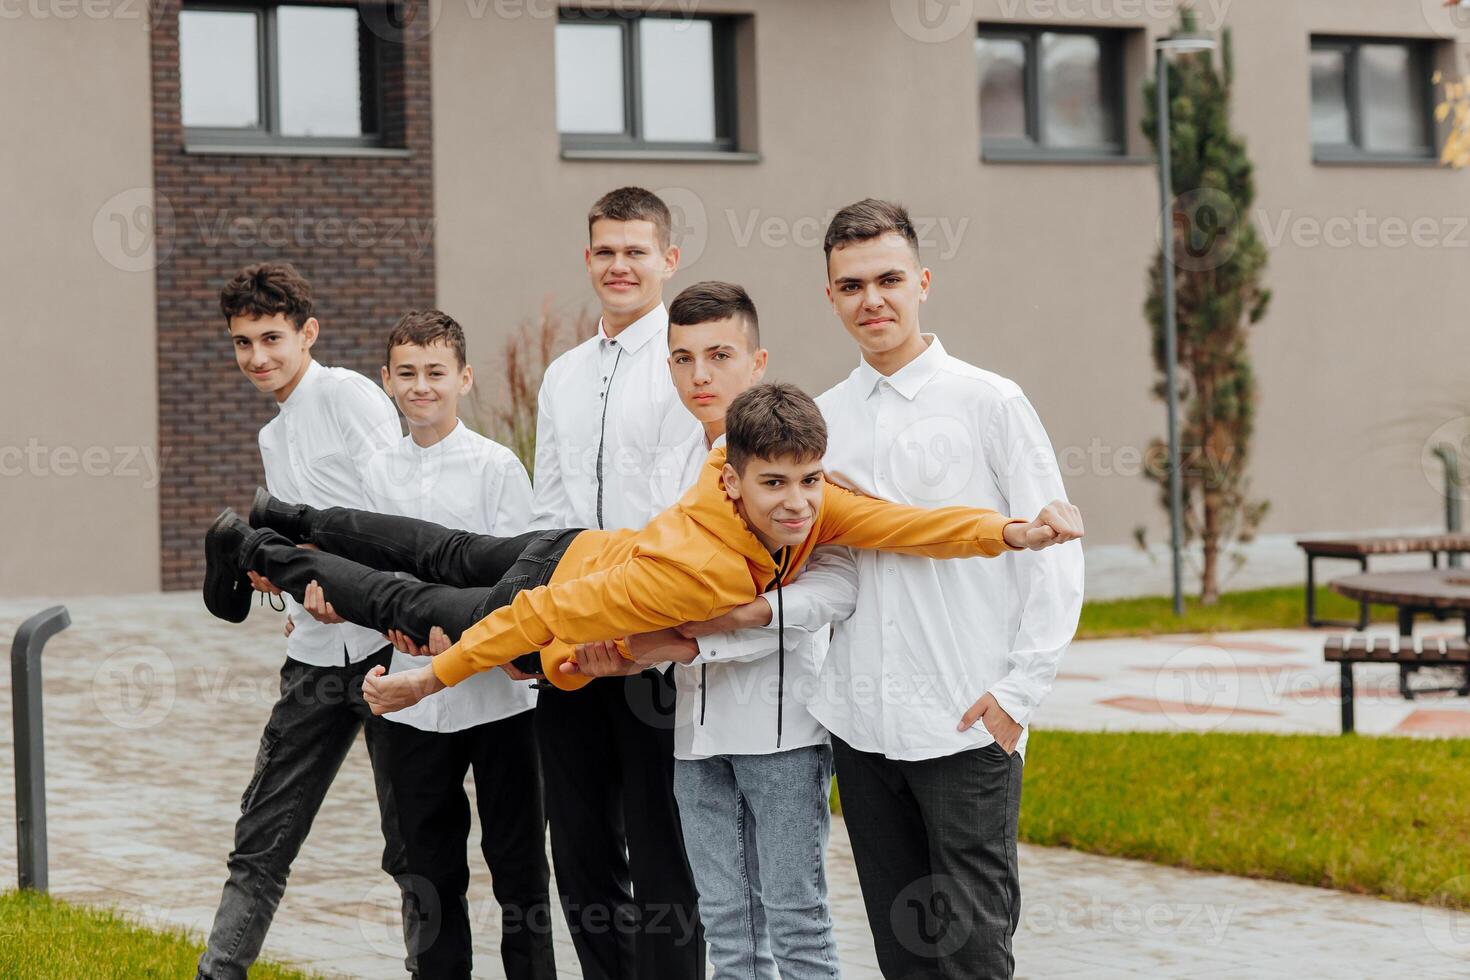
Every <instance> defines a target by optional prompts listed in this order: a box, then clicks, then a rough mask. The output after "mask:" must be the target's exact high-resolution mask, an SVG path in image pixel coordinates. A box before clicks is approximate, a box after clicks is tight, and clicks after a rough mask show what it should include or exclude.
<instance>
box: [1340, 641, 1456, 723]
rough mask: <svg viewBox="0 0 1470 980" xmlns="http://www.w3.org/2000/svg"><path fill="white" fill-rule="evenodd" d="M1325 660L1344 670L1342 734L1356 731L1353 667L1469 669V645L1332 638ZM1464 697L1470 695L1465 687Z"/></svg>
mask: <svg viewBox="0 0 1470 980" xmlns="http://www.w3.org/2000/svg"><path fill="white" fill-rule="evenodd" d="M1322 657H1323V659H1325V660H1327V661H1328V662H1329V663H1336V664H1337V665H1338V666H1339V667H1340V668H1341V677H1342V680H1341V682H1340V696H1341V698H1342V732H1343V734H1344V735H1346V734H1347V733H1349V732H1351V731H1352V730H1353V664H1397V665H1398V666H1399V668H1400V669H1402V668H1404V667H1413V668H1416V669H1417V668H1419V667H1445V666H1460V667H1466V666H1470V643H1466V642H1465V641H1464V640H1462V639H1458V638H1450V637H1422V636H1421V637H1414V638H1413V639H1412V640H1411V639H1409V638H1408V637H1402V636H1360V635H1348V636H1331V637H1328V638H1327V642H1326V643H1325V644H1323V647H1322ZM1460 693H1461V694H1465V693H1470V692H1467V690H1466V689H1465V688H1462V689H1461V690H1460Z"/></svg>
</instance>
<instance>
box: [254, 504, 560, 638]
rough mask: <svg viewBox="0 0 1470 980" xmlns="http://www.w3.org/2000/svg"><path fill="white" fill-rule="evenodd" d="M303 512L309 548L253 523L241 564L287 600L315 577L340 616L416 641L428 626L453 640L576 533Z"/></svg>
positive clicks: (547, 569)
mask: <svg viewBox="0 0 1470 980" xmlns="http://www.w3.org/2000/svg"><path fill="white" fill-rule="evenodd" d="M312 513H313V517H312V527H311V533H312V538H313V541H314V542H315V544H316V545H317V548H316V549H312V548H298V547H296V546H295V545H294V544H292V543H291V542H290V541H289V540H288V539H287V538H285V537H283V536H281V535H279V534H277V533H275V532H274V531H269V530H260V531H256V532H255V533H253V534H252V535H251V536H250V538H249V539H248V540H247V542H246V544H245V548H244V561H245V565H246V567H248V568H250V569H252V570H254V571H256V572H258V573H259V574H261V575H264V576H265V577H266V578H268V579H270V581H271V583H272V584H273V585H275V586H277V587H278V588H280V589H281V590H283V591H285V592H288V593H290V594H291V595H292V596H293V597H294V598H296V600H297V601H303V599H304V596H305V595H306V587H307V585H309V584H310V583H311V582H312V581H316V582H317V583H319V584H320V585H321V587H322V592H323V594H324V595H325V596H326V599H327V601H328V602H330V603H331V604H332V607H333V608H334V609H335V610H336V612H337V614H338V615H339V616H341V617H342V618H344V619H346V620H349V621H350V622H353V623H358V624H360V625H362V626H367V627H370V628H372V629H376V630H381V631H383V632H387V631H388V630H390V629H398V630H402V631H403V632H405V633H407V634H408V635H409V636H411V637H413V638H414V639H415V640H417V641H418V642H420V643H423V642H426V641H427V640H428V636H429V630H430V629H431V628H432V627H435V626H439V627H441V628H443V630H444V632H445V633H446V634H448V636H449V638H450V639H451V640H458V639H459V636H460V634H461V633H463V632H464V631H465V630H467V629H469V628H470V627H471V626H473V625H474V624H475V623H477V622H479V621H480V620H481V619H484V618H485V617H486V616H487V615H489V614H490V613H491V612H493V611H494V610H495V609H497V608H499V607H500V606H503V605H506V604H508V603H509V602H510V601H511V599H513V598H514V597H515V594H516V593H517V592H519V591H520V590H521V589H525V588H534V587H535V586H538V585H543V584H545V583H546V582H547V581H549V580H550V579H551V574H552V572H554V571H555V570H556V564H557V562H558V561H560V560H561V556H562V555H563V554H564V553H565V552H566V549H567V547H568V546H569V545H570V544H571V541H572V539H573V538H575V537H576V536H577V535H578V534H579V533H581V532H580V531H577V530H575V529H561V530H555V531H532V532H530V533H527V534H519V535H515V536H514V537H507V538H500V537H494V536H491V535H487V534H472V533H471V532H469V531H454V530H450V529H449V528H446V527H441V526H440V525H438V524H433V523H430V522H428V521H420V520H415V519H413V518H411V517H394V516H390V515H386V514H372V513H369V512H367V511H360V510H350V509H347V508H342V507H333V508H329V509H326V510H318V511H314V512H312ZM394 572H408V573H409V574H411V575H414V576H415V577H417V578H419V579H421V580H422V581H412V580H410V579H404V578H399V577H398V576H396V575H394V574H392V573H394Z"/></svg>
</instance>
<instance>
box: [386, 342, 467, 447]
mask: <svg viewBox="0 0 1470 980" xmlns="http://www.w3.org/2000/svg"><path fill="white" fill-rule="evenodd" d="M472 384H474V378H473V376H472V375H471V373H470V366H469V365H468V364H466V365H463V366H461V365H460V363H459V359H458V358H457V357H456V356H455V354H454V348H452V347H450V346H449V345H448V344H446V343H442V342H436V343H432V344H429V345H428V346H427V347H420V346H419V345H418V344H399V345H398V346H396V347H394V348H393V349H392V350H391V351H389V352H388V366H387V367H385V368H383V390H384V391H386V392H388V395H389V397H391V398H392V399H393V401H395V402H397V403H398V410H399V411H401V412H402V413H403V417H404V418H406V419H407V420H408V424H409V425H410V426H414V427H419V426H427V427H430V428H438V427H440V426H441V425H443V424H444V423H445V422H447V421H448V420H449V419H452V418H456V417H458V415H459V400H460V398H461V397H462V396H463V395H465V394H466V393H468V392H469V390H470V386H471V385H472Z"/></svg>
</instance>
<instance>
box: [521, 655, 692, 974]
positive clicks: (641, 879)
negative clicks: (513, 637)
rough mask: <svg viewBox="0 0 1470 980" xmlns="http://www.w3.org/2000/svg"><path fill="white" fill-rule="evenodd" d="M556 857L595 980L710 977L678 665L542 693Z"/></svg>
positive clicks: (581, 955)
mask: <svg viewBox="0 0 1470 980" xmlns="http://www.w3.org/2000/svg"><path fill="white" fill-rule="evenodd" d="M536 736H537V738H538V740H539V741H540V744H541V760H542V767H543V771H544V773H545V777H546V815H547V817H548V818H549V819H550V821H551V860H552V863H553V865H554V866H555V869H556V884H557V891H558V892H559V893H560V897H561V902H562V909H563V911H564V912H565V913H566V918H567V928H568V929H569V930H570V931H571V934H572V944H573V945H574V946H575V947H576V949H577V959H578V961H579V962H580V964H581V967H582V976H583V978H584V980H647V978H653V977H657V978H658V980H700V978H703V977H704V975H705V948H704V930H703V927H702V926H701V925H700V921H699V895H698V892H697V891H696V890H695V887H694V876H693V874H692V873H691V872H690V870H689V861H688V859H687V858H686V857H685V854H684V834H683V831H682V829H681V826H680V823H679V810H678V804H677V803H676V801H675V799H674V685H673V674H672V672H668V673H663V672H660V671H657V670H645V671H643V672H642V673H641V674H637V675H635V676H633V677H609V678H604V679H602V680H599V681H597V682H596V683H593V684H588V685H587V686H586V687H584V688H581V689H579V690H576V691H562V690H559V689H557V688H551V689H549V690H543V691H542V692H541V697H540V699H539V700H538V701H537V704H536Z"/></svg>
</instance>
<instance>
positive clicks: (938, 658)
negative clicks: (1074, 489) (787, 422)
mask: <svg viewBox="0 0 1470 980" xmlns="http://www.w3.org/2000/svg"><path fill="white" fill-rule="evenodd" d="M925 336H926V339H927V340H928V341H929V347H928V349H927V350H926V351H925V352H924V353H922V354H920V355H919V356H918V357H917V358H915V359H914V360H913V361H911V362H909V363H908V364H906V365H905V366H904V367H903V368H901V369H900V370H899V371H897V372H895V373H894V375H893V376H892V377H889V378H885V377H883V376H882V375H880V374H879V373H878V372H877V371H875V370H874V369H873V368H872V367H871V366H869V365H868V364H867V363H866V362H863V363H862V364H860V365H859V367H858V368H857V370H855V371H853V372H852V374H850V375H848V377H847V378H846V379H845V380H844V381H842V382H840V383H839V384H837V385H836V386H835V387H834V388H832V389H831V390H829V391H827V392H825V393H824V394H823V395H822V396H821V397H820V398H818V399H817V404H818V405H819V406H820V407H821V409H822V414H823V416H824V417H825V418H826V420H827V426H828V430H829V436H828V447H827V455H826V457H825V458H824V460H823V462H824V465H825V466H826V469H827V475H828V477H829V478H831V479H832V480H833V481H834V482H836V483H840V484H842V485H844V486H847V487H850V488H852V489H854V490H857V491H859V492H861V493H865V494H868V495H869V496H873V497H881V498H884V499H887V500H894V501H898V502H900V503H907V504H914V505H918V506H924V507H939V506H944V505H947V504H963V505H967V506H972V507H989V508H993V509H995V510H998V511H1001V512H1002V513H1006V514H1010V515H1012V516H1015V517H1027V518H1030V517H1034V516H1035V515H1036V514H1037V512H1038V511H1040V510H1041V508H1042V507H1043V506H1045V505H1046V504H1048V503H1050V502H1051V501H1052V500H1055V499H1065V496H1066V494H1065V490H1064V488H1063V486H1062V479H1061V474H1060V471H1059V470H1058V467H1057V463H1056V456H1055V454H1054V453H1053V451H1052V447H1051V442H1050V440H1049V439H1048V438H1047V435H1046V430H1045V429H1043V428H1042V425H1041V421H1040V420H1039V419H1038V418H1037V416H1036V412H1035V410H1034V409H1033V408H1032V407H1031V403H1030V402H1029V401H1027V400H1026V396H1025V395H1024V394H1022V392H1021V389H1020V388H1019V387H1018V386H1017V385H1016V384H1015V383H1014V382H1012V381H1009V380H1007V379H1006V378H1002V377H1000V376H999V375H996V374H992V373H991V372H989V371H983V370H981V369H980V368H977V367H974V366H972V365H970V364H966V363H965V362H964V361H960V360H958V359H956V358H953V357H950V356H949V355H948V354H946V353H945V350H944V345H943V344H941V343H940V342H939V340H938V338H934V337H930V336H929V335H925ZM853 555H854V556H855V558H856V570H857V579H856V584H857V595H858V601H857V610H856V612H855V613H854V614H853V615H852V616H851V617H850V618H848V619H845V620H842V621H841V622H839V623H836V624H835V630H834V636H833V640H832V648H831V650H830V652H829V653H828V656H827V658H826V660H825V662H824V663H823V667H822V673H821V677H820V679H819V680H820V683H819V684H818V691H817V696H816V698H815V699H814V700H813V701H812V704H811V711H812V714H813V715H815V716H816V718H817V720H818V721H820V722H822V723H823V724H824V725H826V726H827V728H828V729H829V730H830V731H831V732H832V733H833V734H834V735H836V736H838V737H839V738H841V739H843V740H844V741H846V742H847V743H848V744H849V745H852V746H853V747H854V748H856V749H859V750H862V751H865V752H876V753H881V754H883V755H884V756H887V757H888V758H890V759H900V760H904V759H908V760H913V759H932V758H939V757H942V756H947V755H953V754H954V753H956V752H961V751H964V750H966V749H972V748H976V747H978V746H982V745H988V744H990V743H991V742H993V741H994V739H993V738H992V737H991V736H990V733H989V732H988V731H987V730H986V729H985V726H984V725H983V724H981V723H978V722H977V723H976V724H975V725H973V726H972V727H971V728H970V729H969V730H967V731H964V732H958V731H956V730H955V727H956V725H957V724H958V723H959V720H960V717H961V715H963V714H964V712H965V710H966V709H967V708H969V707H970V706H971V705H972V704H974V703H975V702H976V701H978V700H979V699H980V697H981V696H982V695H984V694H985V693H986V692H989V693H991V694H993V695H994V696H995V699H996V701H998V702H999V703H1000V706H1001V707H1002V708H1004V709H1005V711H1006V713H1007V714H1009V715H1010V716H1011V717H1012V718H1014V719H1015V720H1016V721H1017V722H1019V723H1020V724H1022V725H1028V724H1029V722H1030V719H1031V714H1032V712H1033V711H1034V710H1035V709H1036V706H1037V705H1038V704H1039V703H1040V702H1041V699H1042V698H1044V697H1045V696H1046V694H1047V692H1049V691H1050V690H1051V686H1052V681H1053V679H1054V678H1055V676H1056V668H1057V663H1058V661H1059V660H1060V659H1061V656H1062V654H1063V652H1064V651H1065V650H1066V649H1067V645H1068V644H1069V643H1070V642H1071V639H1072V634H1073V633H1074V632H1075V631H1076V629H1077V617H1078V616H1079V615H1080V613H1081V610H1082V545H1081V542H1071V543H1068V544H1065V545H1058V546H1056V547H1052V548H1048V549H1046V550H1045V551H1040V552H1016V553H1010V554H1006V555H1003V556H1001V557H999V558H967V559H957V560H950V561H938V560H933V559H928V558H919V557H913V556H906V555H896V554H890V553H884V552H878V551H867V550H861V551H860V550H856V549H854V550H853ZM801 586H802V583H801V580H800V579H798V580H797V581H796V582H794V583H793V584H792V585H791V586H789V587H787V588H786V590H785V591H786V596H785V599H786V611H787V619H788V622H798V623H804V624H807V623H810V622H811V621H814V620H815V621H820V620H821V619H822V618H823V617H824V616H828V615H829V614H830V609H828V608H824V606H825V605H827V603H828V602H829V600H828V599H826V598H824V597H823V596H822V595H821V594H820V593H819V591H818V590H813V589H803V588H802V587H801ZM1025 744H1026V734H1025V733H1023V734H1022V736H1021V742H1020V746H1019V747H1018V751H1019V750H1024V747H1025Z"/></svg>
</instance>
